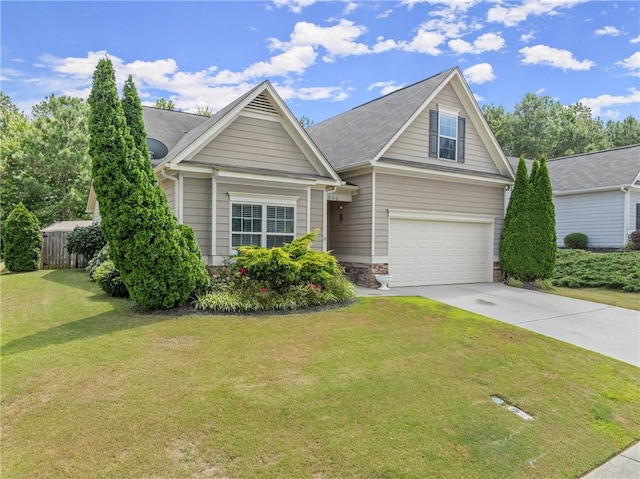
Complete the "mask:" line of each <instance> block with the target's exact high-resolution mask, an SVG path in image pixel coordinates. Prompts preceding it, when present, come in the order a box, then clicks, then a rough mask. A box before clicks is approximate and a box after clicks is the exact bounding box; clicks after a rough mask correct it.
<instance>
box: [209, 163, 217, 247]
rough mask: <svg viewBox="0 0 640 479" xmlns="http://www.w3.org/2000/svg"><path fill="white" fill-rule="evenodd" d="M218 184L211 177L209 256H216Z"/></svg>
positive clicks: (213, 177)
mask: <svg viewBox="0 0 640 479" xmlns="http://www.w3.org/2000/svg"><path fill="white" fill-rule="evenodd" d="M217 206H218V182H217V181H216V178H215V176H213V175H211V256H214V255H215V254H216V236H217V234H216V233H217V229H218V215H217V214H216V213H217Z"/></svg>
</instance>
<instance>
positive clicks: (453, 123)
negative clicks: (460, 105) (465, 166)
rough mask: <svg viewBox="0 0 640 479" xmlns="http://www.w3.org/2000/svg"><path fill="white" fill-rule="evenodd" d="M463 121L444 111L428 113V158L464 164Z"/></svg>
mask: <svg viewBox="0 0 640 479" xmlns="http://www.w3.org/2000/svg"><path fill="white" fill-rule="evenodd" d="M464 149H465V119H464V118H463V117H461V116H459V115H458V113H456V112H453V111H448V110H444V109H440V110H430V111H429V156H430V157H431V158H439V159H442V160H450V161H457V162H458V163H464V153H465V152H464Z"/></svg>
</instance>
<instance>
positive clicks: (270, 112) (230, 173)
mask: <svg viewBox="0 0 640 479" xmlns="http://www.w3.org/2000/svg"><path fill="white" fill-rule="evenodd" d="M143 116H144V122H145V128H146V131H147V136H148V138H147V143H148V145H149V147H150V150H151V153H152V164H153V166H154V172H155V174H156V177H157V178H158V182H159V183H160V186H161V187H162V188H163V190H164V191H165V193H166V196H167V200H168V201H169V205H170V206H171V208H172V209H173V211H174V214H175V216H176V218H177V219H178V221H179V222H180V223H184V224H186V225H189V226H191V227H192V228H193V230H194V232H195V235H196V239H197V241H198V244H199V245H200V249H201V252H202V258H203V261H204V262H205V263H207V264H210V265H219V264H221V263H222V262H223V260H224V259H225V258H226V257H228V256H229V255H232V254H233V253H234V252H235V251H236V248H237V247H239V246H243V245H261V246H265V247H272V246H279V245H281V244H283V243H285V242H289V241H291V240H292V239H294V238H295V237H297V236H300V235H303V234H305V233H307V232H309V231H312V230H314V229H318V230H320V233H319V235H318V239H317V241H316V242H315V243H314V245H313V246H314V247H315V248H317V249H320V250H326V249H327V223H328V204H329V202H330V201H331V200H337V199H339V200H341V201H347V202H348V201H350V200H351V195H352V194H355V192H356V191H357V188H356V187H353V186H348V185H345V183H344V182H343V181H342V180H341V179H340V178H339V176H338V175H337V173H336V172H335V171H334V169H333V168H332V167H331V165H330V164H329V163H328V162H327V160H326V158H325V157H324V156H323V154H322V153H321V152H320V150H319V149H318V147H317V146H316V145H315V144H314V143H313V142H312V141H311V139H310V138H309V135H308V134H307V132H306V131H305V130H304V128H302V126H301V125H300V124H299V122H298V121H297V120H296V118H295V117H294V116H293V114H292V113H291V111H290V110H289V109H288V107H287V106H286V105H285V103H284V101H283V100H282V99H281V98H280V97H279V95H278V94H277V93H276V91H275V89H274V88H273V86H272V85H271V83H269V82H268V81H264V82H262V83H260V84H259V85H257V86H256V87H255V88H253V89H252V90H250V91H249V92H247V93H246V94H244V95H242V96H241V97H240V98H238V99H236V100H235V101H233V102H232V103H231V104H229V105H227V106H226V107H224V108H223V109H222V110H220V111H219V112H217V113H216V114H215V115H213V116H212V117H211V118H207V117H202V116H197V115H192V114H188V113H181V112H175V111H168V110H160V109H155V108H148V107H144V108H143ZM88 209H89V210H91V211H93V212H94V213H95V212H96V200H95V194H94V195H93V196H91V195H90V198H89V204H88Z"/></svg>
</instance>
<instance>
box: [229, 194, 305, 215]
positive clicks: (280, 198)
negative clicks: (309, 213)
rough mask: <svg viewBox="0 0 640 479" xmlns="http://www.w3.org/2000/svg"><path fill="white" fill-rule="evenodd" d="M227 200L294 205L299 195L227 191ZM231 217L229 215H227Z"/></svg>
mask: <svg viewBox="0 0 640 479" xmlns="http://www.w3.org/2000/svg"><path fill="white" fill-rule="evenodd" d="M227 194H228V195H229V201H230V202H231V203H234V202H235V203H264V204H267V203H268V204H269V205H271V206H296V205H297V204H298V200H299V199H300V197H299V196H285V195H264V194H260V193H238V192H235V191H229V192H228V193H227ZM229 218H231V216H229Z"/></svg>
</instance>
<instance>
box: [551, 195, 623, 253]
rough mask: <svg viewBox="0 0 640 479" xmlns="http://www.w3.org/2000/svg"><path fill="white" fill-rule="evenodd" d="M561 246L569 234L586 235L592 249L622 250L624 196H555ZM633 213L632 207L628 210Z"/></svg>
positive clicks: (557, 230) (557, 226)
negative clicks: (612, 248)
mask: <svg viewBox="0 0 640 479" xmlns="http://www.w3.org/2000/svg"><path fill="white" fill-rule="evenodd" d="M553 203H554V206H555V210H556V234H557V240H558V245H559V246H563V245H564V237H565V236H566V235H568V234H569V233H584V234H586V235H587V236H588V237H589V243H588V246H589V247H594V248H598V247H616V248H617V247H620V246H622V245H623V244H624V243H625V242H626V239H624V238H623V237H624V221H625V220H624V211H625V210H624V203H625V193H623V192H622V191H620V190H616V191H601V192H595V193H584V194H577V195H564V196H555V197H554V199H553ZM629 210H631V208H629Z"/></svg>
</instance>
